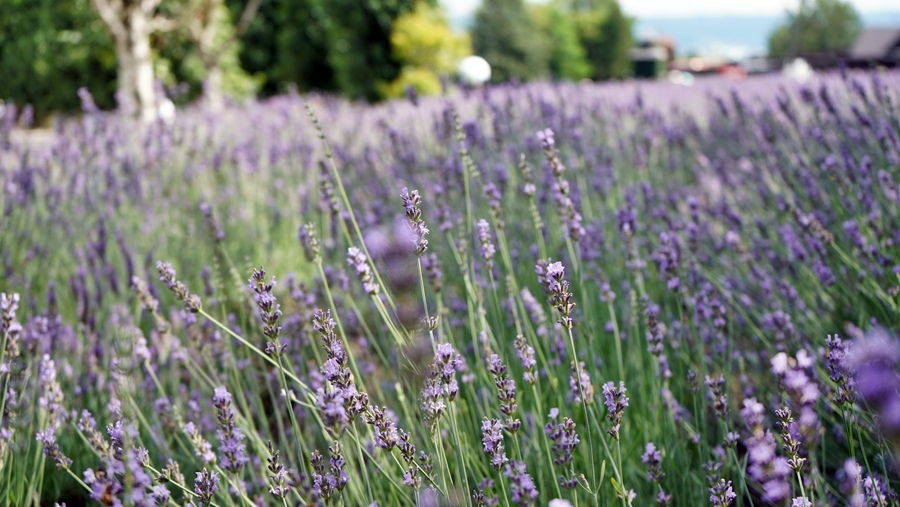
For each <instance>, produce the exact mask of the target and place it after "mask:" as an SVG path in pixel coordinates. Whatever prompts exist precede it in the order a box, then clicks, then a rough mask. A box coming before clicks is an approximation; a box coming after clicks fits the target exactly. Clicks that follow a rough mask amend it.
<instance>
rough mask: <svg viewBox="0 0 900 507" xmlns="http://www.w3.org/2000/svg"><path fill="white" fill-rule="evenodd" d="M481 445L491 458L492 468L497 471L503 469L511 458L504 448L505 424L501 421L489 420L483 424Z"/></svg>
mask: <svg viewBox="0 0 900 507" xmlns="http://www.w3.org/2000/svg"><path fill="white" fill-rule="evenodd" d="M481 443H482V444H483V446H484V452H485V454H487V455H488V456H490V458H491V466H492V467H494V468H495V469H497V470H500V469H501V468H503V465H505V464H506V463H507V462H509V458H507V457H506V450H505V449H504V448H503V422H502V421H500V419H487V418H485V420H484V421H483V422H482V423H481Z"/></svg>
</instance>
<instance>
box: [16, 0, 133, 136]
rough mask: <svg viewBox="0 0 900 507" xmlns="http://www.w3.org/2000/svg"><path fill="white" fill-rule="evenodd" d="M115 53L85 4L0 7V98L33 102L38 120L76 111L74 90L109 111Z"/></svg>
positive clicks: (63, 1)
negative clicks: (87, 92) (81, 90)
mask: <svg viewBox="0 0 900 507" xmlns="http://www.w3.org/2000/svg"><path fill="white" fill-rule="evenodd" d="M115 78H116V55H115V48H114V47H113V43H112V40H111V39H110V37H109V36H108V35H107V33H106V30H105V29H104V27H103V24H102V23H101V22H100V20H99V19H98V18H97V16H96V15H95V14H94V12H93V11H92V10H91V6H90V3H89V1H88V0H39V1H35V0H4V1H3V8H0V99H3V100H9V101H12V102H15V103H18V104H20V105H21V104H32V106H33V107H34V112H35V116H36V118H37V120H38V121H41V120H42V119H44V118H46V117H47V115H49V114H50V113H52V112H57V111H77V110H78V109H79V106H80V102H79V99H78V94H77V91H78V88H80V87H85V88H87V89H89V90H90V91H91V92H92V93H93V94H94V98H95V101H96V102H97V104H98V105H99V106H100V107H112V106H113V105H114V102H113V94H114V91H115Z"/></svg>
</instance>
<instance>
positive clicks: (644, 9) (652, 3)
mask: <svg viewBox="0 0 900 507" xmlns="http://www.w3.org/2000/svg"><path fill="white" fill-rule="evenodd" d="M441 3H442V4H443V5H444V6H445V7H446V9H447V12H448V14H449V15H450V16H451V17H456V16H465V15H467V14H471V13H472V12H474V11H475V9H476V8H477V7H478V5H479V4H480V3H481V0H441ZM852 3H853V5H854V6H855V7H856V9H857V10H859V11H860V12H874V11H889V10H896V9H897V0H855V1H853V2H852ZM619 4H620V5H621V6H622V8H623V10H625V12H627V13H628V14H630V15H632V16H653V17H662V16H671V17H689V16H721V15H748V16H753V15H755V16H759V15H772V14H783V13H784V12H785V10H786V9H796V8H797V5H799V4H800V1H799V0H750V1H747V0H743V1H739V0H619Z"/></svg>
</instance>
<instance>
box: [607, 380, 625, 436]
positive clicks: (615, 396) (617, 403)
mask: <svg viewBox="0 0 900 507" xmlns="http://www.w3.org/2000/svg"><path fill="white" fill-rule="evenodd" d="M626 390H627V389H625V382H622V381H619V387H616V386H615V384H613V383H612V382H607V383H605V384H603V395H604V396H605V397H606V401H605V402H604V403H606V408H607V414H606V418H607V419H608V420H609V422H611V423H612V426H611V427H610V428H609V430H608V431H607V433H609V436H611V437H613V438H614V439H616V440H618V439H619V427H620V426H621V423H622V416H623V415H624V413H625V407H627V406H628V397H627V396H625V391H626Z"/></svg>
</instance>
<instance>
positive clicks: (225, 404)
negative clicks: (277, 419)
mask: <svg viewBox="0 0 900 507" xmlns="http://www.w3.org/2000/svg"><path fill="white" fill-rule="evenodd" d="M213 404H214V405H215V407H216V411H217V412H218V413H217V416H216V420H217V421H218V426H219V429H218V431H217V432H216V437H217V438H218V439H219V462H220V463H221V465H222V468H223V469H224V470H226V471H228V472H238V471H240V469H241V467H243V466H244V464H245V463H247V461H249V460H248V458H247V454H246V448H245V447H244V433H243V432H242V431H241V430H240V428H238V427H237V426H236V425H235V421H234V420H235V415H234V409H232V408H231V393H229V392H228V390H226V389H225V387H224V386H223V387H217V388H216V389H215V394H214V396H213Z"/></svg>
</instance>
